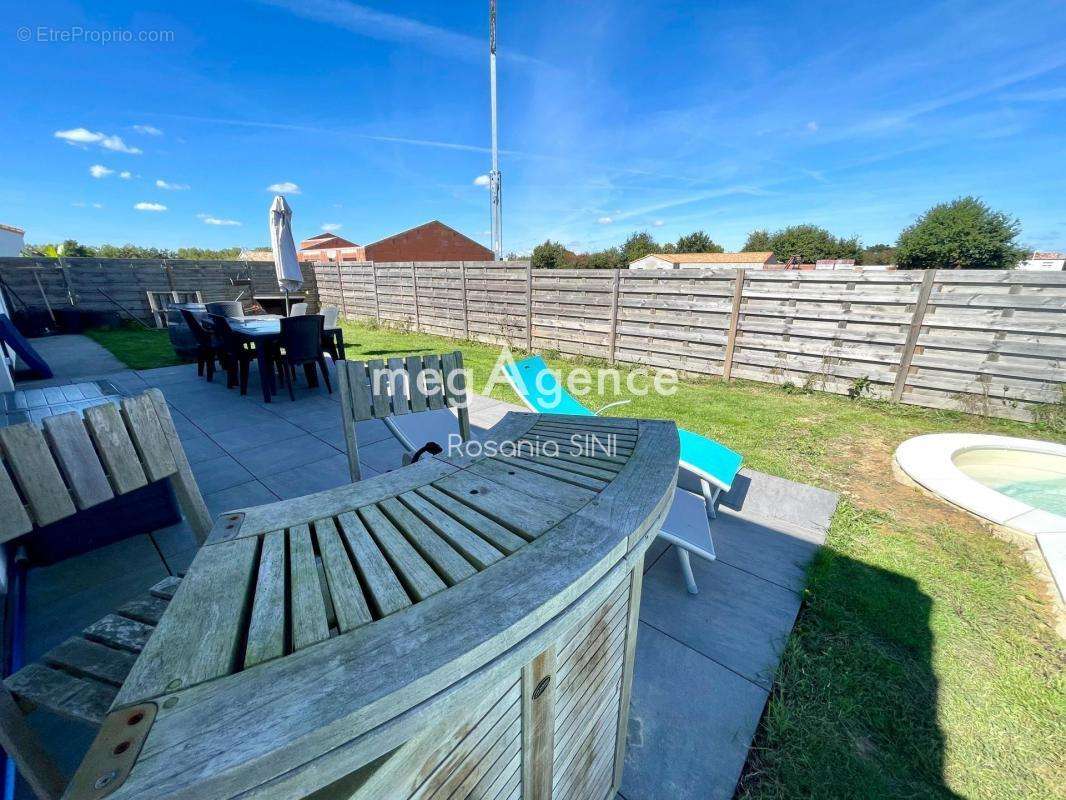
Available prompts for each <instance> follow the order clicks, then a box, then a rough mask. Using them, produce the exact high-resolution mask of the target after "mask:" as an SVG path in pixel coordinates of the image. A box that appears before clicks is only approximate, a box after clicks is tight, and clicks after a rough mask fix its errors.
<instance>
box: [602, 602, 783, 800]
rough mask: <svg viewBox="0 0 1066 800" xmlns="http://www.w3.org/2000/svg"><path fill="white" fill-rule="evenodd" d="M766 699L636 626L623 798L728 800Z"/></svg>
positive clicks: (757, 689) (656, 633) (674, 643)
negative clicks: (637, 629)
mask: <svg viewBox="0 0 1066 800" xmlns="http://www.w3.org/2000/svg"><path fill="white" fill-rule="evenodd" d="M682 591H684V589H682ZM766 698H767V692H766V691H764V690H763V689H762V688H760V687H758V686H755V685H754V684H752V683H750V682H749V681H746V680H744V679H743V678H741V677H740V676H738V675H736V674H734V673H732V672H730V671H729V670H728V669H725V668H723V667H722V666H720V665H719V664H716V663H715V662H713V661H711V660H710V659H708V658H705V657H703V656H702V655H700V654H699V653H697V652H695V651H693V650H691V649H689V648H688V647H685V646H684V645H682V644H681V643H680V642H677V641H675V640H674V639H671V638H670V637H669V636H666V635H665V634H663V633H662V632H660V631H657V630H655V629H654V628H652V627H649V626H648V625H645V624H643V623H642V624H641V625H640V627H639V631H638V633H637V655H636V665H635V667H634V675H633V696H632V701H631V706H630V711H629V732H628V733H629V735H628V737H627V747H626V758H625V772H624V774H623V778H622V786H621V791H622V795H623V796H624V797H626V798H627V800H653V798H667V797H669V798H671V800H690V799H691V800H728V799H729V798H731V797H732V796H733V790H734V788H735V786H736V782H737V779H738V778H739V777H740V771H741V769H742V768H743V766H744V761H745V759H746V758H747V753H748V744H749V742H750V741H751V737H752V736H753V735H754V733H755V728H756V726H757V725H758V724H759V717H760V715H761V714H762V709H763V706H764V705H765V704H766Z"/></svg>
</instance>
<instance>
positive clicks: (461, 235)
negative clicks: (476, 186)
mask: <svg viewBox="0 0 1066 800" xmlns="http://www.w3.org/2000/svg"><path fill="white" fill-rule="evenodd" d="M426 228H437V229H440V230H443V231H445V232H447V233H450V234H455V236H457V237H459V238H461V239H465V240H466V241H468V242H470V243H471V244H475V245H477V246H478V247H482V248H485V249H486V250H487V249H488V248H486V247H485V245H483V244H481V243H480V242H476V241H474V240H473V239H471V238H470V237H469V236H467V235H466V234H464V233H460V232H459V231H457V230H456V229H455V228H453V227H451V226H450V225H445V224H444V223H443V222H441V221H440V220H439V219H431V220H430V221H429V222H423V223H422V224H421V225H415V226H414V227H413V228H408V229H407V230H405V231H400V232H399V233H394V234H393V235H392V236H386V237H385V238H384V239H378V240H377V241H376V242H371V243H370V244H368V245H367V247H373V246H374V245H378V244H384V243H385V242H390V241H392V240H393V239H399V238H401V237H404V236H409V235H410V234H412V233H416V232H418V231H421V230H424V229H426Z"/></svg>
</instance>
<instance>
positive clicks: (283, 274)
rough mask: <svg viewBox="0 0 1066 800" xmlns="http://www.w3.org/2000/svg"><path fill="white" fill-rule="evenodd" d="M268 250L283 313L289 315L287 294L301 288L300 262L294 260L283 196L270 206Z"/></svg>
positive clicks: (294, 253)
mask: <svg viewBox="0 0 1066 800" xmlns="http://www.w3.org/2000/svg"><path fill="white" fill-rule="evenodd" d="M270 249H271V250H272V251H273V252H274V269H275V270H277V274H278V286H280V287H281V290H282V291H283V292H284V293H285V313H286V314H288V313H289V292H294V291H296V290H297V289H299V288H300V287H301V286H303V283H304V279H303V275H302V273H301V272H300V262H299V261H297V259H296V243H295V242H294V241H293V239H292V209H291V208H289V204H288V203H287V202H285V197H284V196H283V195H280V194H279V195H278V196H277V197H275V198H274V202H273V203H271V204H270Z"/></svg>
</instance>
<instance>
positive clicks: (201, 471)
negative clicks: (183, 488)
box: [192, 454, 255, 494]
mask: <svg viewBox="0 0 1066 800" xmlns="http://www.w3.org/2000/svg"><path fill="white" fill-rule="evenodd" d="M192 473H193V475H194V476H195V477H196V483H197V484H198V485H199V486H200V491H201V492H202V493H203V494H213V493H215V492H221V491H222V490H223V489H229V488H230V487H231V486H236V485H238V484H241V483H248V481H251V480H255V476H254V475H253V474H252V473H251V472H249V471H248V470H247V469H245V468H244V466H242V465H241V464H240V463H238V462H237V461H235V460H234V458H233V456H229V455H226V454H223V455H220V456H218V457H217V458H212V459H209V460H207V461H197V462H194V463H192Z"/></svg>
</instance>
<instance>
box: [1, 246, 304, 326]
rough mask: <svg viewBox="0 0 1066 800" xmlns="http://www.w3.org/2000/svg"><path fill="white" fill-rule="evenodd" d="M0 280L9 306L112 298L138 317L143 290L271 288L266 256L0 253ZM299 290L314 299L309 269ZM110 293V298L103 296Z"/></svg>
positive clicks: (237, 293) (94, 303) (144, 311)
mask: <svg viewBox="0 0 1066 800" xmlns="http://www.w3.org/2000/svg"><path fill="white" fill-rule="evenodd" d="M0 279H2V280H3V285H4V288H5V290H6V291H7V293H8V295H9V296H10V297H11V300H12V307H13V310H15V309H19V308H22V307H23V306H24V305H26V306H29V307H32V308H38V309H41V308H43V307H44V305H45V302H44V298H45V297H47V299H48V303H49V304H50V305H51V306H52V307H53V308H63V307H65V306H72V305H73V306H76V307H78V308H81V309H85V310H88V311H115V310H118V308H117V306H116V305H115V303H118V304H120V305H122V306H123V307H124V308H126V309H128V310H129V311H130V313H132V314H134V315H136V316H138V317H139V318H141V319H143V320H146V321H148V320H151V319H152V313H151V308H150V306H149V303H148V292H193V291H199V292H201V293H202V296H203V298H204V301H205V302H210V301H212V300H236V299H237V298H238V297H243V299H246V300H251V298H252V296H253V295H255V294H261V293H277V292H279V289H278V281H277V277H276V275H275V272H274V263H273V262H271V261H187V260H177V259H114V258H64V259H62V261H60V260H58V259H50V258H0ZM304 279H305V290H306V291H304V292H303V293H304V294H306V295H308V299H309V300H311V301H312V302H313V301H314V299H315V297H314V270H313V269H312V268H311V266H310V265H307V266H305V267H304ZM109 298H111V299H109Z"/></svg>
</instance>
